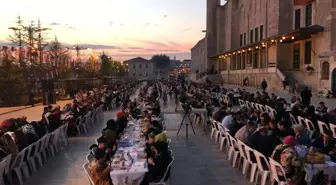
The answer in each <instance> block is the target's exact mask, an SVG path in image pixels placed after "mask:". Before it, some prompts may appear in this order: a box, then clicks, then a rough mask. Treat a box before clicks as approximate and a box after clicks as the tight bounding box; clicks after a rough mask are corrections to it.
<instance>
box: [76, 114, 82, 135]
mask: <svg viewBox="0 0 336 185" xmlns="http://www.w3.org/2000/svg"><path fill="white" fill-rule="evenodd" d="M81 123H82V116H78V118H77V119H76V131H77V133H78V135H80V134H81V129H80V128H81V126H80V124H81Z"/></svg>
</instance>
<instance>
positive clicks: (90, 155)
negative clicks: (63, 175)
mask: <svg viewBox="0 0 336 185" xmlns="http://www.w3.org/2000/svg"><path fill="white" fill-rule="evenodd" d="M94 158H95V156H94V154H88V155H87V156H86V160H87V161H88V162H89V163H90V162H91V161H92V160H93V159H94Z"/></svg>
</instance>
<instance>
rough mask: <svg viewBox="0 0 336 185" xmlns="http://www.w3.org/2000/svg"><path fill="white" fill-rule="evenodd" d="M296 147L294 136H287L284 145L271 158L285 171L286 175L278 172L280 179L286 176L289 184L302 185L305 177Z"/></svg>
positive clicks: (278, 147)
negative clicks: (303, 176)
mask: <svg viewBox="0 0 336 185" xmlns="http://www.w3.org/2000/svg"><path fill="white" fill-rule="evenodd" d="M295 146H296V140H295V138H294V137H293V136H287V137H285V138H284V140H283V144H280V145H278V146H277V147H276V148H275V150H274V151H273V154H272V156H271V158H273V159H274V160H275V161H277V162H279V163H280V164H281V166H282V167H283V169H284V171H285V174H280V173H279V172H278V173H279V175H280V177H283V176H286V178H287V180H288V182H289V184H302V182H301V183H300V180H301V179H302V175H303V173H302V170H301V168H302V164H301V161H300V160H299V157H298V154H297V152H296V151H295V148H294V147H295ZM282 179H283V178H282ZM283 180H284V179H283Z"/></svg>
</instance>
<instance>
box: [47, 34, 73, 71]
mask: <svg viewBox="0 0 336 185" xmlns="http://www.w3.org/2000/svg"><path fill="white" fill-rule="evenodd" d="M49 52H50V54H51V58H52V60H53V63H54V66H55V67H61V68H63V67H67V63H66V61H67V60H68V59H69V57H70V55H69V52H68V50H66V49H64V48H63V47H62V45H61V43H60V42H59V41H58V39H57V36H55V39H54V40H53V41H52V42H51V43H50V45H49Z"/></svg>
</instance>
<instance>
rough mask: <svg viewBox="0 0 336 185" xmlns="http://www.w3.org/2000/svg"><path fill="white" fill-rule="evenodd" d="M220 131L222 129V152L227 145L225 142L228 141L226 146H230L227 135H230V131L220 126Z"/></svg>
mask: <svg viewBox="0 0 336 185" xmlns="http://www.w3.org/2000/svg"><path fill="white" fill-rule="evenodd" d="M220 129H221V130H220V131H221V134H220V143H219V150H220V151H222V150H223V147H224V144H225V141H226V144H228V136H227V134H228V133H229V130H228V129H227V128H223V127H222V126H220Z"/></svg>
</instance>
